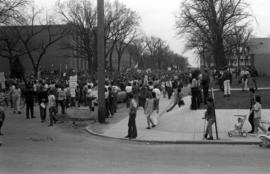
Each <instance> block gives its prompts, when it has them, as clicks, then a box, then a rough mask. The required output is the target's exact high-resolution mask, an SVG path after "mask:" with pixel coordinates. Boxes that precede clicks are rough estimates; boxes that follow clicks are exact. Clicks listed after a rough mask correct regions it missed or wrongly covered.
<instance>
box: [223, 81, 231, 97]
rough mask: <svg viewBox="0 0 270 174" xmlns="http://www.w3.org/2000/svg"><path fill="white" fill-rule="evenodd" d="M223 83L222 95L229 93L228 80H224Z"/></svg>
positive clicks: (229, 85)
mask: <svg viewBox="0 0 270 174" xmlns="http://www.w3.org/2000/svg"><path fill="white" fill-rule="evenodd" d="M223 84H224V95H231V84H230V80H225V81H224V83H223Z"/></svg>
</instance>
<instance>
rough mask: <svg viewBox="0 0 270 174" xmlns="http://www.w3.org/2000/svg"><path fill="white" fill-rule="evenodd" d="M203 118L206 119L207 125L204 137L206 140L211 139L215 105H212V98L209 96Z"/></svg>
mask: <svg viewBox="0 0 270 174" xmlns="http://www.w3.org/2000/svg"><path fill="white" fill-rule="evenodd" d="M204 119H206V120H207V127H206V131H205V134H204V138H205V139H207V140H213V134H212V125H213V124H214V122H215V107H214V100H213V98H211V97H210V98H208V100H207V110H206V112H205V117H204ZM208 136H209V137H208Z"/></svg>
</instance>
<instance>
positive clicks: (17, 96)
mask: <svg viewBox="0 0 270 174" xmlns="http://www.w3.org/2000/svg"><path fill="white" fill-rule="evenodd" d="M21 96H22V91H21V89H20V87H19V86H18V85H15V88H14V90H13V92H12V98H13V99H12V100H13V104H14V113H17V114H21V113H22V112H21Z"/></svg>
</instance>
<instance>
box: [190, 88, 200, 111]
mask: <svg viewBox="0 0 270 174" xmlns="http://www.w3.org/2000/svg"><path fill="white" fill-rule="evenodd" d="M198 91H199V90H198V88H191V106H190V108H191V109H192V110H196V109H198V108H199V105H200V102H199V96H198Z"/></svg>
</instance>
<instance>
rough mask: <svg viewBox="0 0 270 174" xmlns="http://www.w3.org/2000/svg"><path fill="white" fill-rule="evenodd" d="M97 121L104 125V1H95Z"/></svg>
mask: <svg viewBox="0 0 270 174" xmlns="http://www.w3.org/2000/svg"><path fill="white" fill-rule="evenodd" d="M97 12H98V29H97V30H98V32H97V58H98V121H99V122H100V123H105V74H104V73H105V70H104V50H105V48H104V0H97Z"/></svg>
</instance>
